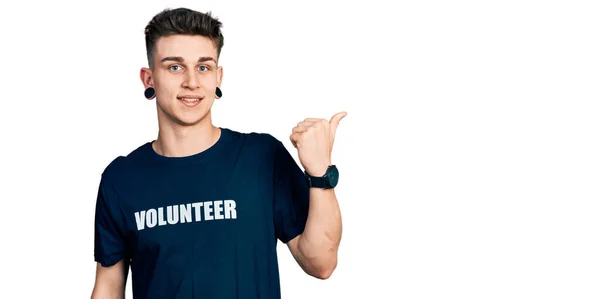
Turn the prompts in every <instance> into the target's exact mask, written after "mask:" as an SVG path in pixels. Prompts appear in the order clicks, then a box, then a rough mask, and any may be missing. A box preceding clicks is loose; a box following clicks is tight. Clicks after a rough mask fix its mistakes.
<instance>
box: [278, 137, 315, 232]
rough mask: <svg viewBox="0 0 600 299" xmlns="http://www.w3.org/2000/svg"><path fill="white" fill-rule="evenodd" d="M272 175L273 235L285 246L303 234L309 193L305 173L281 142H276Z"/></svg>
mask: <svg viewBox="0 0 600 299" xmlns="http://www.w3.org/2000/svg"><path fill="white" fill-rule="evenodd" d="M273 174H274V199H273V201H274V213H275V219H274V220H275V233H276V237H277V238H278V239H279V240H281V241H282V242H283V243H287V242H288V241H290V240H291V239H293V238H294V237H296V236H298V235H299V234H301V233H302V232H303V231H304V227H305V225H306V220H307V219H308V208H309V202H310V200H309V195H310V193H309V188H308V185H307V184H306V181H305V179H304V172H303V171H302V169H300V167H299V165H298V164H297V163H296V161H295V160H294V158H293V157H292V156H291V155H290V153H289V152H288V150H287V149H286V148H285V146H284V145H283V144H282V143H281V142H280V141H277V142H276V149H275V162H274V173H273Z"/></svg>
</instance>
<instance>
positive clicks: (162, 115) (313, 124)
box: [92, 35, 346, 299]
mask: <svg viewBox="0 0 600 299" xmlns="http://www.w3.org/2000/svg"><path fill="white" fill-rule="evenodd" d="M154 65H155V67H154V69H149V68H142V69H141V70H140V79H141V81H142V84H143V87H144V89H145V88H147V87H154V89H155V90H156V96H155V97H154V98H152V99H150V100H154V99H155V100H156V107H157V117H158V124H159V132H158V137H157V138H156V141H154V142H153V143H152V147H153V149H154V150H155V151H156V152H157V153H158V154H160V155H163V156H168V157H182V156H189V155H193V154H196V153H199V152H202V151H204V150H206V149H208V148H209V147H211V146H212V145H213V144H215V143H216V141H217V140H218V139H219V137H220V134H221V131H220V129H219V128H218V127H216V126H214V125H213V123H212V119H211V107H212V105H213V103H214V101H215V100H216V99H217V98H216V95H215V90H216V87H220V86H221V83H222V78H223V68H222V67H221V66H219V65H218V56H217V49H216V48H215V46H214V44H213V43H212V42H211V41H210V39H208V38H206V37H202V36H190V35H173V36H169V37H161V38H160V39H159V40H158V41H157V45H156V52H155V55H154ZM181 96H194V97H200V98H202V100H201V102H200V103H199V104H198V105H197V106H195V107H187V106H185V105H184V104H183V103H182V102H181V101H180V100H178V97H181ZM344 116H346V113H345V112H341V113H338V114H336V115H334V116H333V117H332V118H331V120H329V121H327V120H324V119H315V118H307V119H305V120H303V121H301V122H299V123H298V125H297V126H296V127H294V128H293V129H292V134H291V135H290V141H291V142H292V144H293V145H294V147H295V148H296V149H298V156H299V159H300V162H301V164H302V166H303V167H304V169H305V170H306V171H307V172H308V173H309V174H312V175H315V176H320V175H323V174H324V173H325V171H326V169H327V167H328V166H329V165H331V149H332V147H333V142H334V139H335V131H336V129H337V126H338V125H339V122H340V120H341V119H342V118H343V117H344ZM341 234H342V221H341V215H340V209H339V206H338V203H337V198H336V195H335V191H334V190H333V189H329V190H323V189H317V188H312V189H311V191H310V209H309V215H308V220H307V223H306V228H305V230H304V232H303V233H302V234H301V235H299V236H297V237H296V238H294V239H292V240H290V241H289V242H288V243H287V246H288V248H289V250H290V252H291V254H292V255H293V257H294V259H295V260H296V261H297V262H298V264H299V265H300V267H301V268H302V269H303V270H304V271H305V272H306V273H307V274H309V275H311V276H313V277H316V278H319V279H327V278H329V277H330V276H331V274H332V273H333V271H334V269H335V268H336V266H337V252H338V247H339V243H340V240H341ZM128 268H129V265H128V263H127V261H124V260H122V261H120V262H118V263H117V264H115V265H113V266H111V267H103V266H101V265H100V264H99V263H98V264H97V267H96V280H95V285H94V289H93V292H92V298H94V299H97V298H124V293H125V282H126V279H127V273H128Z"/></svg>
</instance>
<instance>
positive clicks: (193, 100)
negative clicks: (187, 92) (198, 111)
mask: <svg viewBox="0 0 600 299" xmlns="http://www.w3.org/2000/svg"><path fill="white" fill-rule="evenodd" d="M177 99H178V100H180V101H184V102H188V103H195V102H198V101H200V100H201V99H200V98H177Z"/></svg>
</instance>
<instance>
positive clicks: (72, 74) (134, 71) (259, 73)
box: [0, 1, 600, 299]
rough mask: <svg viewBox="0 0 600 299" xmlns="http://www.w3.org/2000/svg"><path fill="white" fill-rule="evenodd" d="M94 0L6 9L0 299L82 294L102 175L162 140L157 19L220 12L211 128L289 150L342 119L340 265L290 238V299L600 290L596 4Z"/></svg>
mask: <svg viewBox="0 0 600 299" xmlns="http://www.w3.org/2000/svg"><path fill="white" fill-rule="evenodd" d="M384 2H385V4H384ZM100 3H101V2H100V1H98V2H96V3H88V2H87V1H80V2H77V3H76V2H74V3H73V4H68V3H66V2H57V1H43V2H42V1H38V2H35V3H34V2H31V1H18V2H16V3H11V4H7V2H3V4H2V7H1V8H0V11H1V12H0V22H1V23H2V24H0V25H1V26H0V28H1V29H0V30H1V31H2V32H1V35H0V44H1V46H0V51H1V56H0V57H1V58H2V62H0V65H1V66H2V72H1V75H0V76H1V80H0V84H1V88H0V95H1V97H2V99H1V104H0V107H1V108H0V113H1V117H0V124H1V126H0V130H1V132H0V133H1V135H0V136H1V137H0V144H1V146H0V150H1V151H2V152H1V154H0V159H1V161H0V162H1V164H0V169H1V176H2V179H1V181H0V199H1V200H2V207H1V211H2V215H1V216H0V221H1V223H0V229H1V232H2V243H1V246H0V248H1V254H0V257H1V265H0V271H1V272H2V273H1V274H2V277H3V278H2V283H1V286H0V297H1V298H88V297H89V296H90V294H91V291H92V288H93V283H94V275H95V263H94V261H93V219H94V204H95V196H96V192H97V186H98V182H99V178H100V173H101V172H102V170H103V169H104V167H105V166H106V165H107V164H108V163H109V162H110V161H111V160H112V159H114V158H115V157H116V156H117V155H123V154H127V153H129V152H130V151H131V150H133V149H134V148H136V147H137V146H138V145H140V144H141V143H143V142H146V141H148V140H151V139H153V138H155V137H156V130H157V124H156V109H155V104H154V101H146V100H145V99H144V97H143V86H142V84H141V82H140V79H139V69H140V68H141V67H143V66H146V60H145V59H146V58H145V48H144V36H143V29H144V26H145V25H146V23H147V22H148V21H149V20H150V18H151V17H152V16H153V15H154V14H155V13H158V12H159V11H160V10H162V9H163V8H167V7H171V8H174V7H179V6H186V7H189V8H193V9H197V10H200V11H209V10H210V11H212V12H213V13H214V15H215V16H217V17H218V18H219V19H220V20H221V21H223V23H224V28H223V32H224V34H225V47H224V48H223V52H222V58H221V65H222V66H223V67H224V82H223V93H224V96H223V98H222V99H221V100H220V101H218V102H217V103H216V104H215V106H214V110H213V111H214V120H215V124H217V125H219V126H224V127H229V128H232V129H236V130H239V131H243V132H251V131H260V132H268V133H271V134H273V135H274V136H276V137H277V138H279V139H280V140H283V141H284V142H285V144H286V145H287V146H288V149H290V150H293V148H292V147H291V145H290V144H289V141H288V140H287V138H288V135H289V133H290V130H291V128H292V127H293V126H294V125H295V124H296V123H297V122H298V121H300V120H302V119H304V118H306V117H322V118H329V117H331V116H332V115H333V114H334V113H336V112H338V111H347V112H348V116H347V117H346V118H345V119H343V120H342V122H341V124H340V127H339V129H338V135H337V139H336V144H335V148H334V156H333V162H334V163H336V164H337V165H338V166H339V168H340V171H341V180H340V185H339V187H338V189H337V190H338V191H337V195H338V198H339V202H340V206H341V209H342V213H343V220H344V234H343V239H342V244H341V248H340V252H339V265H338V268H337V269H336V272H334V274H333V276H332V277H331V278H330V279H329V280H325V281H320V280H316V279H314V278H311V277H309V276H308V275H306V274H304V273H303V272H302V270H301V269H300V267H299V266H297V265H296V264H295V262H294V261H293V258H292V257H291V255H290V254H289V252H288V251H287V249H286V247H284V246H280V247H279V253H280V254H279V258H280V261H281V280H282V293H283V298H286V299H293V298H350V297H352V298H355V297H356V298H411V299H417V298H462V299H465V298H478V299H479V298H511V299H512V298H578V299H583V298H599V297H600V236H599V233H600V213H599V212H600V204H599V200H600V196H599V195H600V188H599V180H600V158H599V157H600V155H599V153H600V142H599V137H600V136H599V135H600V134H599V133H600V117H599V112H600V102H599V100H600V98H599V93H600V92H599V91H600V84H599V82H600V58H599V57H600V55H599V53H600V18H598V16H599V15H600V10H599V9H598V7H597V6H595V5H593V4H594V1H587V2H584V1H537V2H534V1H494V2H492V1H403V2H394V3H395V4H394V5H395V7H392V4H388V3H387V2H386V1H363V2H362V3H358V2H357V3H356V4H348V3H346V1H339V2H333V1H324V2H321V1H319V2H317V1H302V2H299V3H302V4H299V3H297V4H284V2H283V1H271V2H265V1H243V2H242V1H240V2H239V3H233V2H230V1H152V2H150V1H143V2H139V3H136V4H130V2H129V1H115V2H112V3H109V2H103V3H102V4H100ZM389 3H392V2H389ZM293 154H294V156H295V157H297V155H296V152H293ZM280 244H281V243H280ZM130 288H131V282H130V281H128V290H127V295H128V298H131V297H130V294H131V293H130V290H131V289H130Z"/></svg>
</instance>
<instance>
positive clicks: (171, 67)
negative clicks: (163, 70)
mask: <svg viewBox="0 0 600 299" xmlns="http://www.w3.org/2000/svg"><path fill="white" fill-rule="evenodd" d="M175 68H181V67H180V66H178V65H172V66H170V67H169V69H170V70H172V71H178V70H179V69H175Z"/></svg>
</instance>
